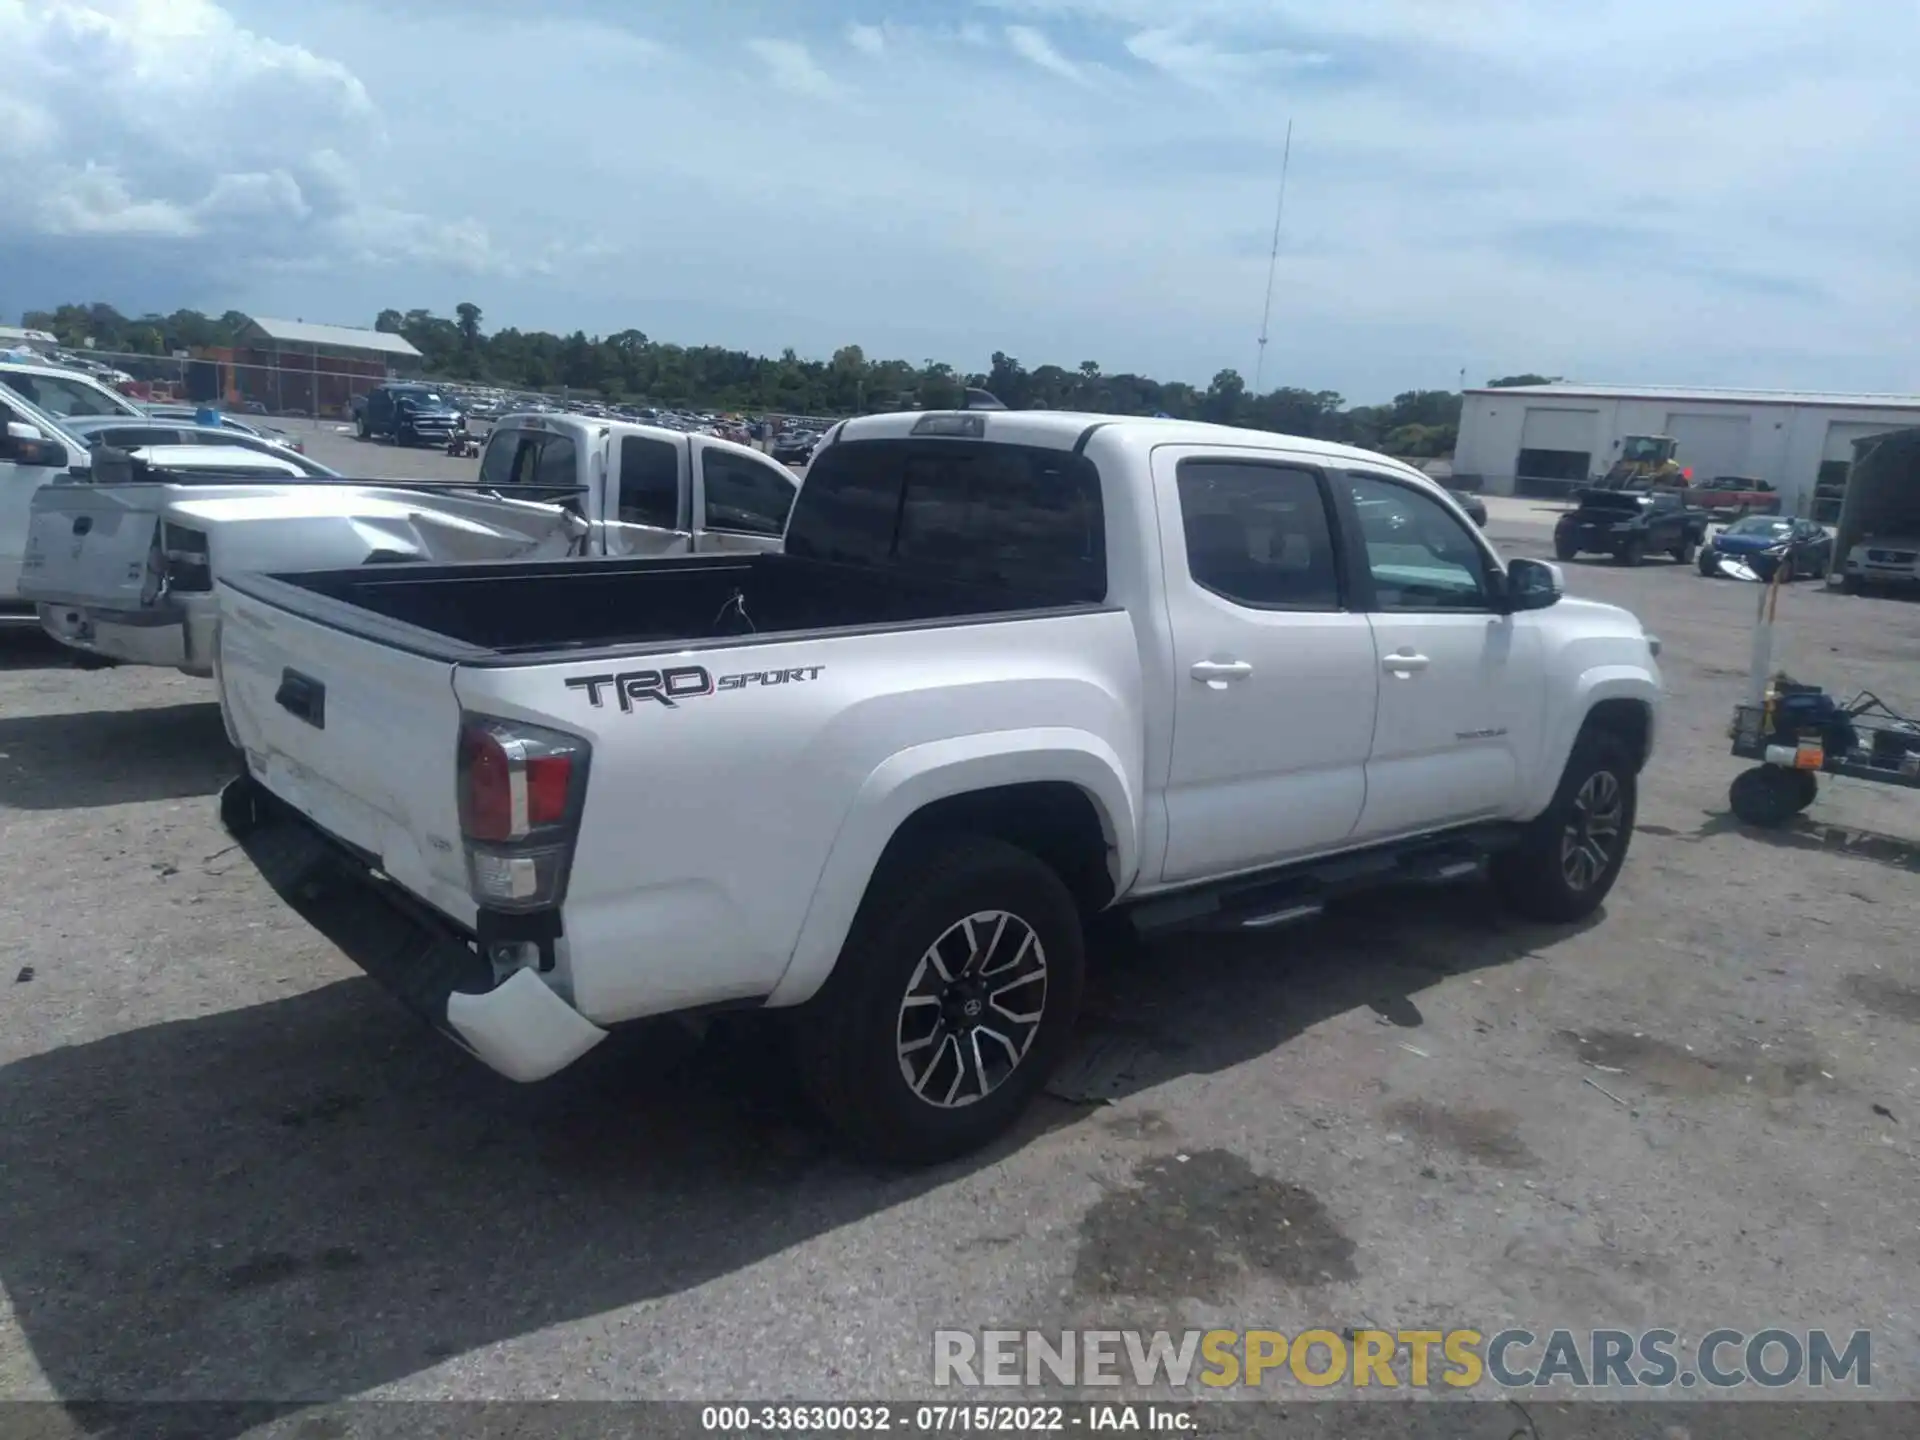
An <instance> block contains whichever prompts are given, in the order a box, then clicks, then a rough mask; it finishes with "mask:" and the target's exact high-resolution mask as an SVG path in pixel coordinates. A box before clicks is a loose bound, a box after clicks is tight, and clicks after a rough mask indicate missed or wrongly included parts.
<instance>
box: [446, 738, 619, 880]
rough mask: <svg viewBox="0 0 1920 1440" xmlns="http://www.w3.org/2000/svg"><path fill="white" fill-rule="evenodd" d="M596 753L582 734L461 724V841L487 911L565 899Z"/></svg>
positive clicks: (470, 874) (469, 873)
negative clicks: (590, 770)
mask: <svg viewBox="0 0 1920 1440" xmlns="http://www.w3.org/2000/svg"><path fill="white" fill-rule="evenodd" d="M592 753H593V752H592V746H590V745H589V744H588V743H587V742H586V741H585V740H583V739H582V738H580V737H579V736H578V735H568V734H565V733H564V732H562V731H558V730H549V729H547V728H546V727H544V726H539V725H528V724H525V723H523V722H522V721H518V720H504V719H499V718H496V717H493V716H487V715H472V714H469V715H463V716H462V717H461V721H460V741H459V759H458V764H457V765H456V773H457V775H458V777H459V780H458V783H459V792H460V795H459V799H460V835H461V839H462V841H463V842H464V844H465V847H466V860H467V889H468V892H469V893H470V894H471V895H472V896H473V899H474V902H475V903H476V904H477V905H479V906H480V907H481V908H482V909H486V910H498V911H506V912H510V913H524V912H527V911H534V910H547V909H553V908H556V907H558V906H559V905H560V904H561V902H562V901H564V900H565V899H566V891H567V876H568V873H569V872H570V871H571V870H572V868H573V846H574V841H575V839H576V838H577V837H578V835H579V832H580V815H581V811H582V810H583V809H584V807H585V804H586V796H587V768H588V763H589V761H590V760H591V758H592Z"/></svg>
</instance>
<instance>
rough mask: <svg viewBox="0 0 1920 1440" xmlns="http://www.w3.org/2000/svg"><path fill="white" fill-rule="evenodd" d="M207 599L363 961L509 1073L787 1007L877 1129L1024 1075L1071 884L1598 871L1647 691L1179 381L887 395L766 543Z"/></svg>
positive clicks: (1453, 531)
mask: <svg viewBox="0 0 1920 1440" xmlns="http://www.w3.org/2000/svg"><path fill="white" fill-rule="evenodd" d="M220 605H221V612H222V620H223V623H222V625H221V629H220V645H219V669H220V686H221V697H222V702H223V710H224V714H225V717H226V721H227V725H228V729H229V733H230V735H231V737H232V739H233V741H234V743H235V745H236V746H237V747H239V749H240V750H241V751H242V752H243V753H244V756H245V765H246V771H247V773H246V775H245V776H243V777H242V778H241V779H238V780H236V781H235V782H233V784H232V785H231V786H229V787H228V789H227V790H226V791H225V792H224V793H223V796H222V817H223V820H224V822H225V823H226V825H227V827H228V828H229V830H230V831H231V832H232V833H233V834H234V835H235V837H236V838H237V839H238V840H239V841H240V842H241V844H242V846H243V847H244V848H245V850H246V851H247V853H248V854H249V855H250V856H252V858H253V860H254V863H255V864H256V865H257V866H258V867H259V869H260V870H261V871H262V873H263V874H264V875H265V876H266V877H267V878H268V879H269V881H270V882H271V883H272V884H273V885H274V887H275V888H276V890H278V891H279V893H280V894H281V895H282V896H283V898H285V899H286V900H287V902H288V903H289V904H290V905H292V906H293V907H294V908H295V909H296V910H298V911H299V912H300V913H301V914H303V915H305V916H306V917H307V918H308V919H309V920H310V922H311V923H313V924H315V925H316V926H317V927H318V928H320V929H321V930H322V931H323V932H324V933H326V934H328V935H329V936H331V937H332V938H334V939H335V940H336V942H337V943H339V944H340V945H341V947H342V948H343V949H345V950H346V951H347V952H348V953H349V955H351V956H352V957H353V958H354V959H356V960H357V961H359V963H361V964H362V965H363V967H365V968H366V969H368V971H369V972H370V973H372V974H374V975H375V976H376V977H378V978H381V979H383V980H384V981H385V982H386V983H388V984H389V985H390V986H391V987H392V988H394V989H395V990H396V991H397V992H398V993H399V994H400V995H401V996H402V998H404V999H406V1000H408V1001H409V1002H410V1003H412V1004H413V1005H415V1006H416V1007H417V1008H419V1009H420V1010H421V1011H423V1012H424V1013H425V1014H426V1015H428V1016H429V1017H430V1018H431V1020H432V1021H433V1022H434V1023H435V1024H436V1025H437V1026H438V1027H439V1028H441V1029H442V1030H443V1031H444V1032H446V1033H448V1034H449V1035H451V1036H453V1037H454V1038H456V1039H457V1040H458V1041H459V1042H460V1043H461V1044H462V1045H464V1046H465V1047H467V1048H468V1049H469V1050H470V1051H471V1052H473V1053H474V1054H475V1055H477V1056H478V1057H479V1058H480V1059H481V1060H483V1061H485V1062H486V1063H487V1064H488V1065H490V1066H492V1067H493V1068H494V1069H495V1070H497V1071H499V1072H500V1073H502V1074H504V1075H507V1076H509V1077H511V1078H513V1079H515V1080H521V1081H530V1080H536V1079H539V1078H541V1077H543V1076H546V1075H549V1074H552V1073H554V1072H555V1071H557V1070H559V1069H561V1068H562V1067H564V1066H566V1065H568V1064H570V1063H571V1062H573V1061H574V1060H575V1059H577V1058H578V1057H579V1056H580V1055H582V1054H583V1053H585V1052H586V1051H587V1050H588V1049H590V1048H591V1047H592V1046H594V1045H595V1044H597V1043H598V1042H599V1041H600V1040H602V1039H603V1038H604V1036H605V1035H606V1033H607V1027H609V1026H612V1025H616V1024H619V1023H621V1022H624V1021H630V1020H634V1019H637V1018H639V1017H646V1016H658V1015H665V1014H672V1013H684V1012H696V1013H697V1012H700V1011H703V1010H708V1009H712V1008H714V1007H723V1006H748V1007H775V1008H782V1009H786V1010H788V1011H790V1012H792V1014H793V1016H794V1017H795V1018H796V1019H797V1021H798V1024H797V1026H796V1037H797V1041H798V1048H799V1051H800V1054H801V1056H802V1059H803V1068H804V1073H805V1076H806V1081H807V1084H808V1086H809V1089H810V1091H811V1093H812V1094H813V1095H814V1096H815V1097H816V1098H817V1100H818V1101H819V1103H820V1104H821V1106H822V1108H823V1109H824V1110H825V1111H826V1112H827V1113H828V1114H829V1115H830V1116H831V1117H832V1118H833V1119H834V1120H835V1121H836V1122H837V1123H838V1124H839V1125H840V1126H841V1127H842V1129H843V1130H844V1131H845V1133H846V1134H847V1136H848V1137H850V1139H851V1140H852V1141H853V1142H855V1143H856V1144H857V1145H858V1146H859V1147H860V1148H862V1149H864V1150H866V1151H868V1152H869V1153H873V1154H876V1155H880V1156H884V1157H890V1158H893V1159H896V1160H902V1161H907V1162H923V1161H929V1160H933V1159H937V1158H939V1157H943V1156H951V1155H954V1154H956V1153H960V1152H962V1151H965V1150H967V1149H969V1148H971V1147H974V1146H977V1145H979V1144H981V1143H983V1142H985V1141H986V1140H987V1139H988V1138H989V1137H991V1136H992V1135H994V1134H995V1133H997V1132H999V1131H1000V1130H1001V1129H1003V1128H1004V1127H1005V1126H1006V1125H1008V1124H1009V1123H1010V1122H1011V1121H1012V1119H1013V1118H1014V1116H1015V1115H1016V1114H1017V1113H1018V1112H1019V1111H1020V1109H1021V1108H1022V1107H1023V1105H1024V1104H1025V1103H1026V1102H1027V1100H1028V1099H1029V1098H1030V1097H1031V1096H1032V1095H1033V1094H1034V1092H1035V1090H1036V1089H1037V1088H1038V1087H1039V1086H1040V1084H1041V1083H1042V1081H1043V1080H1044V1079H1045V1078H1046V1073H1047V1070H1048V1067H1049V1066H1050V1065H1052V1064H1053V1063H1054V1062H1055V1060H1056V1059H1057V1057H1058V1056H1059V1055H1060V1053H1061V1047H1062V1046H1063V1045H1064V1044H1065V1043H1066V1042H1067V1040H1068V1038H1069V1032H1070V1030H1071V1028H1072V1026H1073V1023H1074V1012H1075V1007H1076V1003H1077V1000H1078V997H1079V994H1080V989H1081V975H1082V968H1083V956H1084V953H1085V941H1084V938H1083V937H1084V933H1085V931H1084V926H1085V924H1086V922H1087V921H1089V920H1090V919H1092V918H1094V917H1101V916H1103V915H1104V914H1106V913H1115V912H1117V913H1118V914H1122V915H1124V916H1125V917H1126V918H1127V919H1128V920H1129V921H1130V923H1131V924H1132V926H1133V927H1134V928H1135V929H1136V930H1137V931H1139V932H1141V933H1143V934H1151V933H1158V932H1164V931H1167V930H1171V929H1177V928H1182V927H1198V928H1241V929H1255V930H1259V929H1265V928H1268V927H1272V926H1276V925H1280V924H1282V923H1285V922H1289V921H1294V920H1300V919H1305V918H1308V917H1310V916H1312V915H1314V914H1316V913H1318V911H1319V910H1320V909H1321V907H1322V906H1323V905H1324V904H1325V903H1326V902H1327V900H1328V898H1329V897H1330V896H1333V895H1336V894H1338V893H1339V892H1341V891H1342V890H1345V889H1350V888H1353V887H1356V886H1374V885H1381V884H1390V883H1394V882H1406V881H1413V882H1440V881H1452V880H1463V879H1467V878H1470V877H1473V876H1475V875H1477V874H1479V873H1481V872H1482V871H1483V870H1485V869H1490V870H1491V875H1492V879H1493V881H1494V884H1495V887H1496V889H1497V892H1498V893H1499V894H1500V895H1501V896H1502V897H1504V898H1505V900H1506V901H1507V902H1508V903H1509V904H1510V905H1512V906H1513V907H1514V908H1515V909H1517V910H1518V911H1520V912H1522V913H1524V914H1527V915H1529V916H1533V917H1536V918H1539V919H1543V920H1550V921H1566V920H1571V919H1574V918H1577V917H1580V916H1583V915H1585V914H1587V913H1589V912H1591V911H1592V910H1593V909H1594V908H1595V907H1596V906H1598V905H1599V903H1600V901H1601V899H1602V898H1603V897H1604V896H1605V895H1606V894H1607V893H1608V891H1609V889H1610V888H1611V887H1612V885H1613V883H1614V879H1615V876H1616V875H1617V874H1618V873H1619V870H1620V866H1621V863H1622V861H1623V860H1624V858H1625V856H1626V852H1627V845H1628V841H1629V837H1630V836H1631V834H1632V830H1633V823H1634V805H1635V794H1636V783H1637V776H1638V775H1639V773H1640V770H1641V768H1642V766H1643V765H1644V764H1645V762H1646V760H1647V757H1648V754H1649V752H1650V749H1651V746H1652V744H1653V739H1654V732H1655V718H1656V713H1657V710H1658V706H1659V703H1660V696H1661V679H1660V673H1659V668H1658V664H1657V661H1656V659H1655V656H1656V654H1657V652H1658V648H1659V647H1658V642H1657V641H1655V640H1653V639H1652V638H1650V637H1649V636H1648V635H1647V634H1646V633H1645V632H1644V631H1643V629H1642V628H1641V625H1640V623H1639V622H1638V621H1637V620H1636V619H1635V618H1634V617H1633V616H1632V615H1631V614H1629V613H1627V612H1625V611H1623V610H1619V609H1615V608H1613V607H1611V606H1608V605H1601V604H1595V603H1591V602H1587V601H1582V600H1575V599H1569V598H1564V597H1563V595H1562V593H1561V585H1560V575H1559V571H1558V570H1557V569H1556V568H1555V567H1554V566H1552V565H1548V564H1545V563H1542V562H1538V561H1532V560H1513V561H1511V562H1508V563H1502V561H1501V559H1500V557H1499V556H1498V555H1497V554H1496V553H1495V551H1494V550H1493V549H1492V548H1491V546H1490V545H1489V544H1488V542H1487V540H1486V539H1485V538H1484V536H1483V535H1482V534H1481V533H1480V531H1479V530H1478V529H1477V528H1476V527H1475V526H1474V525H1473V524H1472V522H1471V521H1470V520H1468V519H1467V517H1466V516H1465V515H1464V514H1463V513H1462V512H1461V510H1460V509H1459V507H1458V505H1457V504H1456V503H1455V502H1454V501H1453V500H1451V499H1450V498H1449V497H1448V496H1447V495H1446V494H1445V492H1444V491H1442V490H1440V489H1439V488H1438V487H1436V486H1435V485H1434V484H1433V483H1432V482H1431V481H1429V480H1427V479H1425V478H1424V477H1423V476H1421V475H1420V474H1419V473H1417V472H1416V471H1413V470H1411V469H1409V468H1407V467H1405V466H1403V465H1400V464H1398V463H1396V462H1394V461H1391V460H1388V459H1385V458H1383V457H1381V456H1379V455H1374V454H1370V453H1366V452H1362V451H1359V450H1354V449H1349V448H1346V447H1342V446H1336V445H1329V444H1325V443H1321V442H1316V441H1312V440H1301V439H1292V438H1289V437H1286V436H1280V435H1272V434H1266V433H1259V432H1250V431H1240V430H1232V429H1225V428H1218V427H1213V426H1206V425H1197V424H1188V423H1184V422H1178V421H1167V420H1132V419H1112V418H1101V417H1096V416H1074V415H1064V414H1048V413H1028V412H1022V413H1007V412H1002V413H992V414H986V413H978V412H940V413H906V414H892V415H879V416H871V417H866V418H862V419H856V420H851V421H847V422H844V423H843V424H841V425H840V426H839V427H837V428H836V430H834V431H833V432H830V433H829V435H828V436H827V438H826V439H825V440H824V441H823V443H822V444H821V446H820V448H819V450H818V452H817V453H816V455H815V456H814V459H813V461H812V464H811V468H810V469H809V471H808V473H807V478H806V480H805V483H804V484H803V485H802V487H801V490H800V496H799V499H798V501H797V502H796V504H795V506H794V510H793V515H792V519H791V522H790V524H789V525H788V528H787V534H786V545H785V549H784V551H783V552H780V553H769V554H761V555H751V556H699V555H695V556H689V557H679V558H668V559H654V560H637V561H636V560H594V561H585V562H578V561H576V562H573V563H570V564H565V565H555V564H540V563H533V564H518V565H478V566H444V567H443V566H420V567H405V568H404V569H393V570H387V571H369V570H366V569H351V570H345V571H337V572H333V573H327V574H306V575H283V576H264V575H246V576H241V575H229V576H227V577H225V579H224V581H223V583H222V585H221V588H220ZM1103 923H1105V922H1104V920H1103Z"/></svg>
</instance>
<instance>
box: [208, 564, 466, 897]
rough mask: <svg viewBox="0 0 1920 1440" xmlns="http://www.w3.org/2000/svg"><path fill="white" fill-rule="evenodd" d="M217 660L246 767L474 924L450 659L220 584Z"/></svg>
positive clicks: (407, 883) (402, 880) (407, 884)
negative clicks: (363, 635) (347, 629)
mask: <svg viewBox="0 0 1920 1440" xmlns="http://www.w3.org/2000/svg"><path fill="white" fill-rule="evenodd" d="M219 594H220V615H221V621H220V641H219V650H218V659H217V662H216V669H217V673H218V675H219V681H220V688H221V697H222V700H223V703H224V704H225V707H226V712H227V720H228V723H229V725H230V726H231V727H232V730H233V734H234V737H235V739H236V740H237V741H238V743H239V744H240V746H241V748H242V749H243V750H244V751H245V752H246V762H247V770H248V772H249V773H250V774H251V775H252V776H253V778H254V779H255V780H257V781H259V782H260V783H261V784H262V785H264V786H265V787H266V788H267V789H268V790H269V791H271V792H272V793H273V794H274V795H276V796H278V797H279V798H280V799H281V800H283V801H285V802H286V803H287V804H289V805H291V806H292V807H293V808H294V809H296V810H298V811H300V812H301V813H302V814H303V815H305V816H306V817H307V818H308V819H310V820H312V821H313V822H314V824H316V825H318V826H319V827H320V828H321V829H322V830H325V831H326V832H328V833H329V834H331V835H333V836H334V837H335V838H336V839H339V840H343V841H345V842H347V843H348V844H350V845H352V846H355V847H356V848H358V849H360V850H361V851H364V852H365V853H367V854H368V855H370V856H373V857H376V858H377V860H378V863H379V866H380V868H381V869H382V870H384V871H385V872H386V874H387V875H389V876H390V877H392V878H393V879H394V880H395V881H397V882H398V883H399V884H400V885H401V886H403V887H404V888H406V889H407V890H410V891H412V892H413V893H414V894H415V895H417V896H419V897H420V898H421V899H423V900H425V901H427V902H428V903H429V904H431V905H433V906H434V907H435V908H436V909H438V910H440V911H441V912H442V913H444V914H446V915H449V916H451V917H452V918H454V919H456V920H459V921H461V922H462V923H471V921H472V918H473V914H474V906H473V902H472V900H471V898H470V896H469V895H468V892H467V885H466V874H465V859H464V855H463V851H462V849H461V844H460V820H459V809H458V798H457V793H456V782H457V777H456V773H455V764H456V758H457V746H458V737H459V729H460V704H459V701H458V700H457V699H456V698H455V696H454V692H453V677H452V673H451V667H450V666H449V665H448V664H447V663H446V662H445V661H438V660H430V659H427V658H425V657H423V656H419V655H413V654H409V653H407V652H405V651H401V650H396V649H393V648H391V647H389V646H386V645H382V644H380V643H378V642H377V641H373V640H368V639H363V638H361V637H360V636H357V635H351V634H348V633H347V632H345V631H343V630H337V629H334V628H332V627H331V626H329V625H327V624H325V623H324V622H322V621H319V620H313V619H309V618H307V617H305V616H301V615H295V614H293V613H291V612H289V611H286V610H282V609H279V608H276V607H275V606H273V605H270V604H267V603H265V602H263V601H260V600H257V599H255V598H253V597H251V596H248V595H242V594H240V593H239V592H238V591H236V590H234V589H233V588H232V587H230V586H227V585H221V586H220V587H219Z"/></svg>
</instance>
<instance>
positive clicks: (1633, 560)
mask: <svg viewBox="0 0 1920 1440" xmlns="http://www.w3.org/2000/svg"><path fill="white" fill-rule="evenodd" d="M1646 555H1647V542H1646V541H1645V540H1642V539H1641V538H1640V537H1639V536H1638V535H1636V536H1634V537H1633V538H1632V539H1631V540H1629V541H1627V542H1626V543H1625V544H1623V545H1622V546H1621V547H1620V548H1619V549H1618V550H1617V551H1615V552H1614V557H1613V558H1614V559H1616V560H1618V561H1619V562H1620V563H1621V564H1622V565H1638V564H1639V563H1640V562H1641V561H1642V560H1644V559H1645V558H1646Z"/></svg>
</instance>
